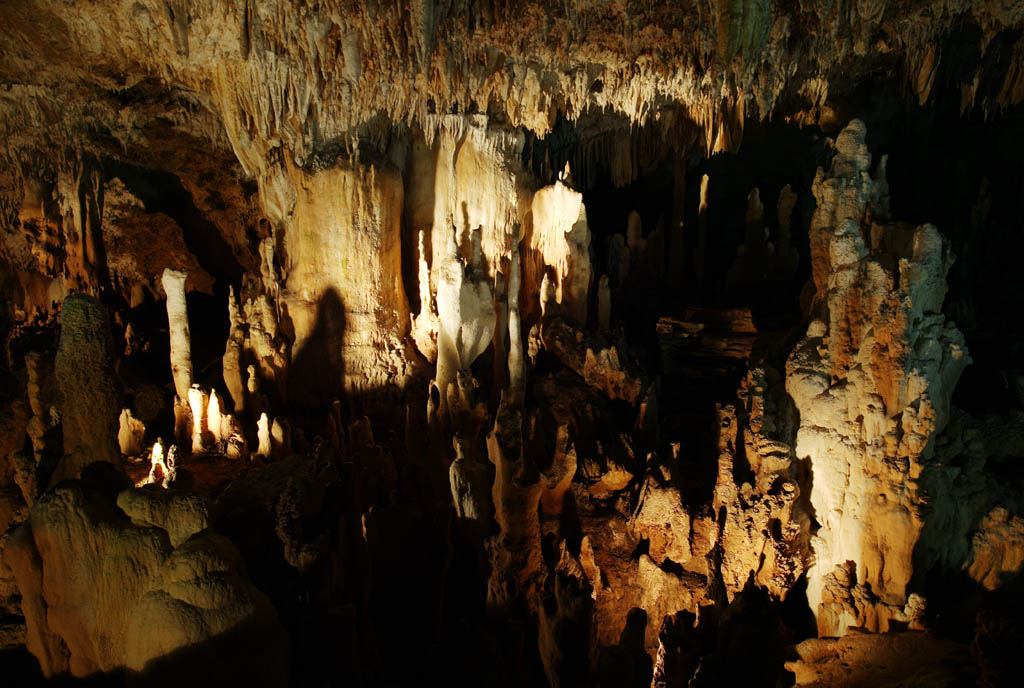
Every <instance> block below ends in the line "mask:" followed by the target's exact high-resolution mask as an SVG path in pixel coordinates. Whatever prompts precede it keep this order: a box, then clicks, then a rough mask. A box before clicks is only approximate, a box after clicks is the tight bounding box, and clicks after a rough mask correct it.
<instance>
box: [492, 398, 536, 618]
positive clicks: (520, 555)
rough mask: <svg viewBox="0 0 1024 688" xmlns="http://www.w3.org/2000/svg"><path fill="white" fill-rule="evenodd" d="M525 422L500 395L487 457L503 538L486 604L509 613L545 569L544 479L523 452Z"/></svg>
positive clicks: (495, 550)
mask: <svg viewBox="0 0 1024 688" xmlns="http://www.w3.org/2000/svg"><path fill="white" fill-rule="evenodd" d="M522 432H523V417H522V412H521V411H520V410H519V409H517V408H516V407H515V406H514V405H513V404H512V403H511V400H509V399H507V398H505V397H504V395H503V396H502V401H501V405H500V406H499V407H498V413H497V416H496V418H495V421H494V428H493V430H492V431H491V432H490V434H489V435H488V436H487V456H488V458H489V459H490V462H491V463H492V464H494V470H495V476H494V485H493V487H492V490H491V494H492V497H493V500H494V517H495V520H496V521H497V522H498V526H499V528H500V531H501V532H500V534H499V535H497V536H495V538H494V539H493V541H492V544H491V549H490V553H491V566H492V567H493V568H492V572H491V577H490V580H489V581H488V584H487V604H488V606H489V607H490V608H492V609H496V610H508V609H510V608H511V607H512V606H513V605H515V604H517V603H521V602H522V601H523V600H524V599H525V598H527V597H528V596H529V591H530V588H531V586H532V585H533V584H534V582H535V581H534V578H535V576H536V575H537V573H538V572H539V570H540V567H541V563H542V562H541V551H540V524H539V520H538V516H537V506H538V503H539V502H540V496H541V491H542V487H541V483H540V474H539V473H538V471H537V468H536V466H535V465H534V463H533V462H532V461H531V459H530V458H529V457H528V456H526V455H524V453H523V448H522Z"/></svg>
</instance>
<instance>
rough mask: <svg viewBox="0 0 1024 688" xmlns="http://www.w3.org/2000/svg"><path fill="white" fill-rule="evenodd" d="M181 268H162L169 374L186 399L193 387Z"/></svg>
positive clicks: (179, 395) (190, 350)
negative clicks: (168, 334) (168, 343)
mask: <svg viewBox="0 0 1024 688" xmlns="http://www.w3.org/2000/svg"><path fill="white" fill-rule="evenodd" d="M186 277H187V275H186V274H185V273H184V272H182V271H180V270H172V269H171V268H167V269H165V270H164V274H163V279H162V280H161V281H162V283H163V286H164V293H165V294H167V329H168V331H169V333H170V338H171V375H172V376H173V377H174V390H175V392H177V394H178V398H179V399H183V400H184V399H187V398H188V391H189V389H191V387H192V342H191V338H190V336H189V331H188V309H187V307H186V305H185V278H186Z"/></svg>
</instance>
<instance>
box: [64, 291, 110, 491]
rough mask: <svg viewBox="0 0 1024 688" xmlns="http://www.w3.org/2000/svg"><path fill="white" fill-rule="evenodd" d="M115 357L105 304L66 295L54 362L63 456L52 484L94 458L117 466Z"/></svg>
mask: <svg viewBox="0 0 1024 688" xmlns="http://www.w3.org/2000/svg"><path fill="white" fill-rule="evenodd" d="M114 356H115V352H114V343H113V339H112V338H111V335H110V321H109V319H108V317H107V310H106V308H104V307H103V306H102V305H101V304H100V303H99V302H98V301H97V300H96V299H94V298H92V297H91V296H86V295H84V294H73V295H71V296H69V297H67V298H66V299H65V300H64V306H63V308H62V310H61V332H60V346H59V347H58V349H57V357H56V359H55V360H54V366H53V370H54V374H55V375H56V378H57V387H58V389H59V391H60V410H61V424H62V427H63V429H64V458H63V459H61V461H60V462H59V464H58V466H57V469H56V470H55V471H54V474H53V477H52V478H51V483H55V482H56V481H58V480H60V479H62V478H69V477H78V475H79V473H80V472H81V470H82V469H83V468H85V467H86V466H88V465H89V464H90V463H93V462H94V461H106V462H108V463H112V464H114V465H115V466H120V465H121V452H120V450H119V448H118V446H117V429H118V418H119V417H120V415H121V404H120V400H119V394H118V385H117V378H116V377H115V376H114Z"/></svg>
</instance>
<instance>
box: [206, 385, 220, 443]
mask: <svg viewBox="0 0 1024 688" xmlns="http://www.w3.org/2000/svg"><path fill="white" fill-rule="evenodd" d="M223 423H224V416H223V414H222V413H221V410H220V397H218V396H217V390H215V389H211V390H210V403H209V404H207V406H206V428H207V429H208V430H209V431H210V434H211V435H212V436H213V439H214V441H215V442H217V444H218V445H219V444H220V443H221V441H222V440H223V439H224V428H223V427H222V425H223Z"/></svg>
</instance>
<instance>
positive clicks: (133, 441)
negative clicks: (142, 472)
mask: <svg viewBox="0 0 1024 688" xmlns="http://www.w3.org/2000/svg"><path fill="white" fill-rule="evenodd" d="M145 434H146V426H145V425H143V424H142V421H140V420H139V419H138V418H136V417H135V416H133V415H132V412H131V410H130V409H122V410H121V416H120V418H119V419H118V430H117V443H118V445H120V447H121V454H122V455H123V456H138V455H139V454H141V453H142V450H143V446H142V441H143V437H144V436H145Z"/></svg>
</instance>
